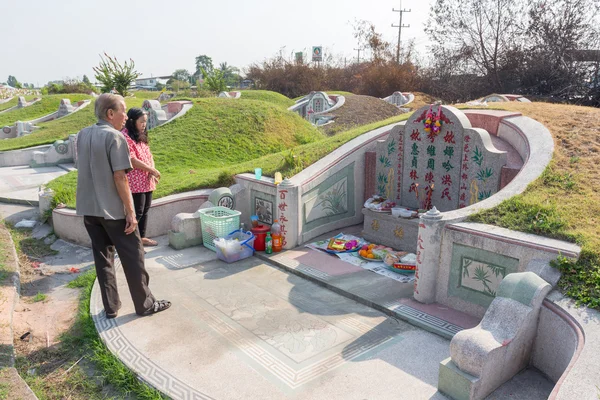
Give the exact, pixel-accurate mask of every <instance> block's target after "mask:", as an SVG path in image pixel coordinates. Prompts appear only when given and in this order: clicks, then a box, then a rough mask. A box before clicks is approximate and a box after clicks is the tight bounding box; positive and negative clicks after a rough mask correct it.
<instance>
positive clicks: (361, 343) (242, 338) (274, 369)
mask: <svg viewBox="0 0 600 400" xmlns="http://www.w3.org/2000/svg"><path fill="white" fill-rule="evenodd" d="M194 311H195V312H197V313H198V314H200V315H201V316H202V318H201V320H202V321H204V322H205V323H206V324H207V326H209V327H210V328H211V329H212V330H214V331H215V332H217V333H219V334H220V335H221V336H222V337H223V338H225V339H227V340H228V341H229V342H230V343H232V344H233V345H234V346H235V347H236V348H237V349H238V350H239V351H241V352H242V353H243V354H244V355H245V356H246V357H248V358H249V359H251V360H252V361H253V362H254V363H256V365H258V366H260V367H262V368H263V369H264V370H266V371H267V372H268V373H269V374H271V375H273V376H274V377H276V378H277V380H279V381H280V382H282V383H284V384H285V385H286V386H287V387H288V388H290V389H292V390H293V389H298V388H300V387H301V386H302V385H304V384H306V383H308V382H310V381H312V380H314V379H317V378H320V377H321V376H323V375H324V374H326V373H329V372H331V371H332V370H334V369H336V368H339V367H341V366H343V365H344V364H346V363H348V362H349V361H352V360H353V359H355V358H357V357H360V356H362V355H365V354H367V353H368V352H370V351H371V350H373V349H375V348H377V347H379V346H380V345H383V344H385V343H387V342H389V341H392V340H395V339H397V338H399V337H400V336H398V335H396V334H388V333H386V332H382V330H381V329H379V328H377V327H372V326H369V325H366V324H364V323H362V322H361V321H359V320H358V319H355V318H352V317H348V318H346V319H344V320H343V322H342V323H343V324H344V325H346V326H348V327H350V328H352V329H354V330H357V331H359V332H360V333H361V334H362V335H366V334H367V333H369V334H370V337H367V338H365V337H364V336H361V337H359V338H357V339H355V340H354V341H353V342H352V343H351V344H350V345H347V346H346V347H345V348H344V350H343V351H341V352H336V353H334V354H332V355H330V356H328V357H325V358H321V359H318V360H316V361H315V362H313V363H312V364H310V365H307V366H305V367H303V368H299V369H296V368H293V367H292V366H290V365H288V364H287V363H286V362H284V361H282V359H280V358H279V357H276V356H274V355H273V354H271V353H270V352H268V351H265V349H263V348H262V347H261V346H260V345H259V344H257V343H256V342H255V341H254V340H249V338H248V337H246V335H244V334H243V331H239V330H238V329H236V328H235V327H233V326H231V325H230V324H228V323H224V321H223V319H221V318H219V317H217V316H215V315H214V314H213V313H212V312H210V311H208V310H206V309H202V307H196V308H195V309H194ZM374 333H379V334H378V335H374Z"/></svg>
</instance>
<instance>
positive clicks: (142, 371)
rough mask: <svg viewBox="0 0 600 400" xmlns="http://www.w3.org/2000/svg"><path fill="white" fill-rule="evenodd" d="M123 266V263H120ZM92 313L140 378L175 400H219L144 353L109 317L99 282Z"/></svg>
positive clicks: (106, 338)
mask: <svg viewBox="0 0 600 400" xmlns="http://www.w3.org/2000/svg"><path fill="white" fill-rule="evenodd" d="M115 264H118V267H120V262H116V263H115ZM90 312H91V314H92V319H93V320H94V324H95V325H96V330H97V331H98V335H99V336H100V339H101V340H102V341H103V342H104V344H105V345H106V347H108V349H109V350H110V352H111V353H113V354H114V355H115V356H117V357H118V358H119V360H121V362H123V364H125V365H126V366H127V367H128V368H129V369H131V370H132V371H133V372H134V373H135V374H136V375H137V376H138V378H139V379H141V380H142V381H144V382H146V383H147V384H148V385H150V386H152V387H154V388H155V389H157V390H159V391H161V392H162V393H164V394H166V395H168V396H169V397H171V398H172V399H174V400H179V399H182V400H215V399H214V398H213V397H210V396H208V395H206V394H204V393H202V392H199V391H198V390H196V389H194V388H192V387H191V386H189V385H187V384H186V383H184V382H183V381H181V380H179V379H177V378H176V377H175V376H173V375H171V374H170V373H168V372H167V371H165V370H164V369H162V368H161V367H159V366H158V365H156V364H155V363H153V362H152V361H151V360H150V359H149V358H148V357H146V356H145V355H143V354H142V353H141V352H140V351H139V350H138V349H136V348H135V346H134V345H133V344H132V343H131V342H130V341H129V340H128V339H127V337H126V336H125V335H123V333H122V332H121V329H119V325H117V323H116V321H115V320H114V319H106V315H105V314H104V307H103V306H102V298H101V296H100V289H99V287H98V281H96V283H94V288H93V289H92V296H91V301H90Z"/></svg>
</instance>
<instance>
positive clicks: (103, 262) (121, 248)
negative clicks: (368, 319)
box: [83, 216, 155, 315]
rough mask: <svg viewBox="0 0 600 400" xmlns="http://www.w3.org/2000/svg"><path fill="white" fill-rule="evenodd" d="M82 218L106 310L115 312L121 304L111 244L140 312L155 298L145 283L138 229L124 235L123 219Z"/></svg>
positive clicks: (149, 305) (146, 279) (138, 312)
mask: <svg viewBox="0 0 600 400" xmlns="http://www.w3.org/2000/svg"><path fill="white" fill-rule="evenodd" d="M83 220H84V224H85V229H86V230H87V231H88V234H89V235H90V239H92V251H93V253H94V261H95V263H96V275H97V277H98V284H99V285H100V292H101V294H102V303H103V304H104V310H105V312H106V314H107V315H111V314H113V315H116V313H117V311H119V308H120V306H121V301H120V300H119V292H118V291H117V277H116V274H115V267H114V257H115V248H116V250H117V254H118V255H119V259H120V260H121V264H122V265H123V271H124V272H125V277H126V278H127V285H128V286H129V292H130V293H131V298H132V299H133V304H134V306H135V312H136V313H137V314H143V313H144V312H145V311H147V310H149V309H150V308H151V307H152V305H153V304H154V301H155V298H154V296H153V295H152V292H150V288H149V287H148V282H149V280H150V277H149V275H148V272H146V268H145V266H144V247H143V245H142V238H141V237H140V234H139V231H138V230H137V229H136V230H135V232H133V233H131V234H129V235H126V234H125V225H126V221H125V220H124V219H118V220H110V219H104V218H101V217H90V216H85V217H84V219H83Z"/></svg>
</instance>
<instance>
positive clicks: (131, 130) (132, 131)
mask: <svg viewBox="0 0 600 400" xmlns="http://www.w3.org/2000/svg"><path fill="white" fill-rule="evenodd" d="M144 115H147V113H146V111H144V110H142V109H141V108H137V107H133V108H130V109H129V111H127V122H125V128H127V134H128V135H129V137H130V138H132V139H133V140H134V141H135V142H136V143H140V142H142V143H148V127H146V129H145V130H144V132H138V130H137V128H136V126H135V123H136V122H137V120H138V119H139V118H140V117H143V116H144Z"/></svg>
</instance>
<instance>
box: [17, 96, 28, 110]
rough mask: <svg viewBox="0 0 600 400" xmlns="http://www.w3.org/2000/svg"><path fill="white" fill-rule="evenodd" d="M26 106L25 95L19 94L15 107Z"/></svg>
mask: <svg viewBox="0 0 600 400" xmlns="http://www.w3.org/2000/svg"><path fill="white" fill-rule="evenodd" d="M23 107H27V101H25V97H23V96H19V99H18V103H17V108H23Z"/></svg>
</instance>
